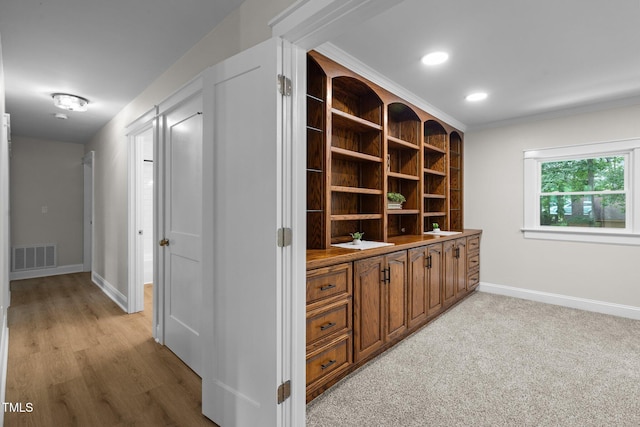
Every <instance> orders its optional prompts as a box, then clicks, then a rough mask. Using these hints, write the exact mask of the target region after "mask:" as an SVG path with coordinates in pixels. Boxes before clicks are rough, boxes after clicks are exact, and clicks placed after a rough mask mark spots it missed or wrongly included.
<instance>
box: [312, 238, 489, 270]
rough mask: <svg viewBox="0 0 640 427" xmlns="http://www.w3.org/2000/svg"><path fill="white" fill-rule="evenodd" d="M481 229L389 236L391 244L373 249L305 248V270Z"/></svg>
mask: <svg viewBox="0 0 640 427" xmlns="http://www.w3.org/2000/svg"><path fill="white" fill-rule="evenodd" d="M481 233H482V230H471V229H469V230H464V231H463V232H462V233H460V234H454V235H452V236H438V235H436V234H425V235H421V236H420V235H412V236H397V237H391V238H389V239H388V240H387V243H393V246H384V247H381V248H375V249H365V250H359V249H342V248H336V247H331V248H328V249H307V270H311V269H314V268H319V267H327V266H329V265H335V264H340V263H343V262H351V261H355V260H359V259H363V258H369V257H372V256H377V255H384V254H388V253H391V252H396V251H401V250H407V249H411V248H415V247H418V246H425V245H428V244H431V243H437V242H444V241H446V240H455V239H459V238H460V237H468V236H473V235H476V234H481Z"/></svg>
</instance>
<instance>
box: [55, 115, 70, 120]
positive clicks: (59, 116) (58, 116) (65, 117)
mask: <svg viewBox="0 0 640 427" xmlns="http://www.w3.org/2000/svg"><path fill="white" fill-rule="evenodd" d="M53 117H55V118H56V119H60V120H67V119H68V118H69V116H67V115H66V114H65V113H55V114H54V115H53Z"/></svg>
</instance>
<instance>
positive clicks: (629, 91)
mask: <svg viewBox="0 0 640 427" xmlns="http://www.w3.org/2000/svg"><path fill="white" fill-rule="evenodd" d="M240 3H242V0H215V1H211V0H135V1H130V0H108V1H97V0H94V1H89V0H46V1H45V0H2V1H1V2H0V36H1V37H2V48H3V57H4V67H5V85H6V92H7V110H8V112H9V113H10V114H11V122H12V130H13V133H14V134H15V135H21V136H31V137H36V138H44V139H52V140H61V141H69V142H80V143H83V142H87V141H88V140H89V139H90V138H91V137H92V136H93V135H94V134H95V133H96V132H97V130H99V129H100V127H102V126H103V125H104V124H105V123H106V122H107V121H109V120H110V119H111V118H112V117H113V116H115V115H116V114H117V113H118V112H119V111H120V110H121V109H122V108H123V107H124V106H125V105H126V104H127V103H129V102H130V101H131V100H132V99H133V98H135V96H137V95H138V94H139V93H140V92H142V90H144V89H145V88H146V87H147V86H148V84H149V83H151V82H152V81H153V80H154V79H155V78H156V77H158V76H159V75H160V74H161V73H162V72H163V71H165V70H166V69H167V68H168V67H169V66H170V65H171V64H173V63H174V62H175V61H176V60H177V59H178V58H180V57H181V56H182V55H183V54H184V53H186V51H187V50H188V49H189V48H190V47H192V46H193V45H194V44H195V43H196V42H197V41H198V40H200V39H201V38H202V37H203V36H204V35H206V34H207V33H208V32H209V31H210V30H211V29H212V28H213V27H214V26H215V25H216V23H218V22H219V21H220V20H221V19H222V18H223V17H224V16H226V15H227V14H228V13H229V12H230V11H232V10H233V9H234V8H236V7H238V6H239V4H240ZM332 43H333V44H334V45H335V46H337V47H338V48H340V49H342V50H344V51H345V52H347V53H349V54H350V55H352V56H353V57H355V58H356V59H358V60H359V61H361V62H363V63H365V64H367V65H368V66H369V67H371V68H373V69H375V70H377V71H378V72H379V73H381V74H382V75H384V76H386V77H387V78H389V79H390V80H392V81H394V82H395V83H397V84H398V85H400V86H402V87H404V88H406V89H407V90H409V91H410V92H413V93H415V94H416V95H417V96H418V97H420V98H422V99H424V100H425V101H426V102H428V103H429V104H431V105H433V106H434V107H436V108H437V109H439V110H440V111H443V112H444V113H446V114H447V115H449V116H451V117H453V118H455V119H456V120H457V121H458V122H460V123H462V124H463V125H464V127H465V128H468V129H473V128H479V127H483V126H488V125H491V124H495V123H503V122H505V121H512V120H519V119H523V118H526V117H531V116H540V115H548V114H556V113H558V112H559V111H562V110H566V109H573V108H585V107H588V108H596V107H598V106H603V105H607V106H610V105H617V104H629V103H640V0H609V1H606V2H605V1H601V0H589V1H585V0H561V1H558V0H537V1H524V0H518V1H515V0H483V1H477V0H450V1H442V0H405V1H404V2H402V3H401V4H399V5H397V6H395V7H393V8H391V9H390V10H388V11H387V12H385V13H383V14H381V15H379V16H377V17H376V18H374V19H372V20H371V21H369V22H367V23H366V24H363V25H361V26H358V27H355V28H352V29H350V31H348V32H347V33H343V34H340V36H339V37H337V38H336V39H335V40H332ZM432 50H446V51H448V52H449V54H450V59H449V61H448V62H447V63H445V64H443V65H440V66H438V67H437V68H432V69H428V68H426V67H425V66H424V65H423V64H421V62H420V58H421V56H422V55H423V54H425V53H428V52H430V51H432ZM474 90H485V91H487V92H489V98H488V99H487V100H486V101H485V102H483V103H479V104H473V105H471V104H469V103H467V102H465V101H464V96H465V95H466V94H467V93H468V92H470V91H474ZM54 92H69V93H73V94H77V95H80V96H84V97H86V98H88V99H89V100H90V102H91V105H90V109H89V111H88V112H86V113H78V112H75V113H74V112H71V113H69V120H59V119H55V118H54V117H53V114H54V113H56V112H61V111H62V110H57V109H56V108H55V107H53V104H52V102H51V94H52V93H54ZM56 110H57V111H56Z"/></svg>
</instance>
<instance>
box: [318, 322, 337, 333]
mask: <svg viewBox="0 0 640 427" xmlns="http://www.w3.org/2000/svg"><path fill="white" fill-rule="evenodd" d="M334 326H336V324H335V322H329V323H325V324H324V325H321V326H320V330H321V331H326V330H327V329H329V328H333V327H334Z"/></svg>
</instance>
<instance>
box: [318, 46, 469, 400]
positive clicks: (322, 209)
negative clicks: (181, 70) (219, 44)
mask: <svg viewBox="0 0 640 427" xmlns="http://www.w3.org/2000/svg"><path fill="white" fill-rule="evenodd" d="M462 173H463V134H462V132H460V131H459V130H458V129H455V128H454V127H452V126H451V125H449V124H447V123H445V122H443V121H442V120H440V119H438V118H436V117H434V116H433V115H431V114H429V113H427V112H425V111H423V110H421V109H420V108H418V107H416V106H415V105H413V104H411V103H410V102H406V101H405V100H403V99H401V98H399V97H398V96H397V95H395V94H393V93H390V92H389V91H387V90H385V89H383V88H381V87H379V86H377V85H376V84H374V83H372V82H370V81H368V80H367V79H365V78H363V77H361V76H359V75H358V74H356V73H354V72H353V71H351V70H349V69H347V68H345V67H343V66H342V65H340V64H337V63H335V62H334V61H332V60H330V59H328V58H326V57H324V56H323V55H321V54H319V53H317V52H314V51H312V52H310V53H309V54H308V56H307V400H308V401H309V400H311V399H313V398H314V397H315V396H317V395H319V394H320V393H322V392H323V391H324V390H325V389H326V388H327V387H330V386H331V385H332V384H334V383H335V382H336V381H338V380H339V379H340V378H342V377H344V376H345V375H347V374H348V373H349V372H351V371H353V370H354V369H356V368H357V367H358V366H361V365H362V364H364V363H366V362H367V361H368V360H369V359H371V358H373V357H375V356H376V355H378V354H380V353H381V352H383V351H385V350H386V349H388V348H390V347H391V346H393V345H395V343H397V342H399V341H401V340H402V339H403V338H404V337H405V336H407V335H408V334H409V333H412V332H413V331H416V330H417V329H418V328H420V327H422V326H424V325H425V324H426V323H427V322H429V321H430V320H431V319H433V318H435V317H436V316H438V315H439V314H441V313H442V312H443V311H444V310H446V309H448V308H449V307H451V306H452V305H453V304H455V303H456V302H457V301H460V299H461V298H463V297H464V296H465V295H468V293H469V292H471V291H473V290H474V289H475V287H477V285H478V283H479V281H480V276H479V274H480V273H479V271H480V269H479V263H480V251H479V247H480V246H479V245H480V232H479V231H473V230H464V229H463V225H464V224H463V206H462V201H463V176H462ZM388 193H400V194H402V195H403V196H404V197H405V198H406V201H405V202H404V203H403V204H402V206H393V205H390V204H389V203H388V201H387V194H388ZM433 223H438V224H439V226H440V229H441V230H443V231H459V232H460V234H456V235H454V236H449V235H442V234H440V235H434V234H432V233H430V232H431V231H432V230H433ZM357 231H359V232H364V240H367V241H377V242H386V243H392V244H393V245H392V246H385V247H380V248H375V249H367V250H362V251H359V250H351V249H344V248H336V247H333V246H332V245H336V244H340V243H346V242H350V241H351V240H352V238H351V236H350V234H351V233H354V232H357Z"/></svg>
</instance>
